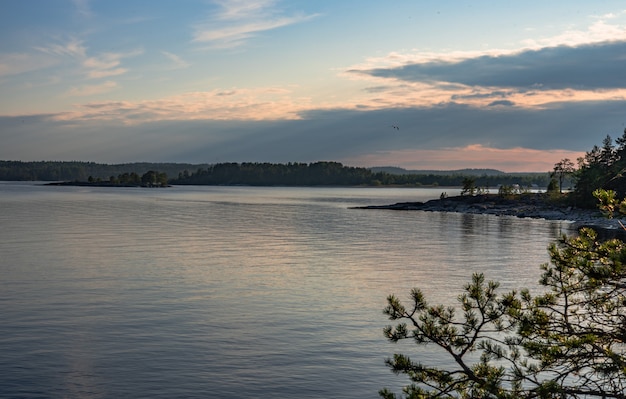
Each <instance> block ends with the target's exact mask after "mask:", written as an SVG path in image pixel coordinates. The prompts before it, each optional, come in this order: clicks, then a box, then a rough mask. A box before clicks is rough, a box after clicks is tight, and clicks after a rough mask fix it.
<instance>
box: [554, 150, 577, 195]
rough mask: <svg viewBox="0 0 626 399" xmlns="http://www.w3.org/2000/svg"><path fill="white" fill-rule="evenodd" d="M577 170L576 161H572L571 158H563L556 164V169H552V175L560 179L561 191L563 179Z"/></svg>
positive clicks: (561, 189) (561, 190) (560, 191)
mask: <svg viewBox="0 0 626 399" xmlns="http://www.w3.org/2000/svg"><path fill="white" fill-rule="evenodd" d="M575 171H576V169H575V168H574V162H572V161H570V159H569V158H563V159H562V160H560V161H559V162H557V163H555V164H554V169H553V170H552V173H550V177H553V178H556V179H558V181H559V193H562V192H563V180H564V179H565V178H566V177H567V176H569V175H571V174H573V173H574V172H575Z"/></svg>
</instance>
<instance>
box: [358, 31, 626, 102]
mask: <svg viewBox="0 0 626 399" xmlns="http://www.w3.org/2000/svg"><path fill="white" fill-rule="evenodd" d="M625 53H626V41H623V42H607V43H601V44H590V45H581V46H578V47H569V46H559V47H550V48H543V49H540V50H526V51H521V52H518V53H514V54H509V55H499V56H493V55H485V56H480V57H475V58H470V59H465V60H461V61H456V62H446V61H431V62H425V63H415V64H409V65H404V66H401V67H395V68H379V69H372V70H369V71H362V72H361V73H366V74H369V75H371V76H376V77H383V78H393V79H398V80H402V81H409V82H426V83H433V82H447V83H457V84H461V85H466V86H482V87H508V88H511V87H512V88H518V89H520V88H523V89H528V90H531V89H532V90H550V89H555V90H562V89H578V90H598V89H613V88H616V87H619V88H626V81H624V80H623V79H620V78H619V77H620V76H622V75H623V69H624V62H625V61H626V56H624V54H625ZM594 60H601V62H597V61H594Z"/></svg>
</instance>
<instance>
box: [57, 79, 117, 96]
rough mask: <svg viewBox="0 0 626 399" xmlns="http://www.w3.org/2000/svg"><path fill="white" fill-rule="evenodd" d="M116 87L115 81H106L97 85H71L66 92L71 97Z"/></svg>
mask: <svg viewBox="0 0 626 399" xmlns="http://www.w3.org/2000/svg"><path fill="white" fill-rule="evenodd" d="M116 87H117V83H115V82H113V81H110V80H109V81H106V82H104V83H102V84H98V85H85V86H80V87H72V88H71V89H70V90H69V91H68V92H67V93H66V94H67V95H68V96H72V97H77V96H79V97H84V96H93V95H96V94H103V93H108V92H110V91H111V90H113V89H115V88H116Z"/></svg>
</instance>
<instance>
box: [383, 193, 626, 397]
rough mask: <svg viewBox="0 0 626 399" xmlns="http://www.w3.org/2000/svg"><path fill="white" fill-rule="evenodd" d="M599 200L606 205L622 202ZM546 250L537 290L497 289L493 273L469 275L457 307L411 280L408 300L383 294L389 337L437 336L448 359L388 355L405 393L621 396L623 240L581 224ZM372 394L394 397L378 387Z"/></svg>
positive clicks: (624, 362) (433, 340) (625, 318)
mask: <svg viewBox="0 0 626 399" xmlns="http://www.w3.org/2000/svg"><path fill="white" fill-rule="evenodd" d="M599 194H602V192H599ZM599 199H600V200H601V208H603V209H604V210H605V211H607V212H609V211H611V209H612V210H613V211H614V210H616V209H619V205H620V204H622V203H623V201H622V202H620V201H618V200H616V199H615V197H614V196H611V195H608V196H604V197H602V195H600V196H599ZM607 204H613V208H611V209H608V210H607V209H606V205H607ZM549 254H550V262H549V263H547V264H544V265H542V269H543V275H542V277H541V280H540V285H541V286H543V288H544V289H543V290H542V292H543V293H541V294H538V295H537V296H532V295H531V294H530V292H529V290H527V289H524V290H521V291H520V292H519V293H518V292H516V291H511V292H506V293H499V292H498V286H499V285H498V283H497V282H493V281H489V282H485V277H484V275H483V274H474V275H473V277H472V281H471V282H470V283H469V284H467V285H466V286H465V287H464V291H463V293H462V294H461V295H460V296H459V298H458V300H459V306H458V307H457V308H454V307H452V308H445V307H443V306H441V305H438V306H431V305H429V304H428V303H427V301H426V299H425V298H424V295H423V294H422V292H421V291H420V290H419V289H414V290H413V291H412V292H411V304H410V306H409V307H405V305H404V304H403V303H402V302H401V301H400V300H399V299H398V298H397V297H396V296H394V295H391V296H389V297H388V298H387V302H388V305H387V307H386V308H385V313H386V314H387V315H388V316H389V318H390V319H391V320H394V321H399V324H397V325H396V326H388V327H386V328H385V335H386V337H387V338H388V339H389V340H390V341H391V342H398V341H401V340H405V339H412V340H414V341H415V342H416V344H417V345H427V344H435V345H438V346H439V347H441V348H443V349H444V350H445V352H446V353H448V354H449V355H450V357H451V358H452V360H453V361H454V364H455V366H454V367H451V368H445V367H442V366H427V365H424V364H422V363H420V362H414V361H413V360H411V359H410V358H409V357H408V356H405V355H402V354H396V355H394V357H393V358H392V359H388V360H387V364H388V365H389V367H390V368H391V369H392V371H393V372H394V373H398V374H406V375H407V376H408V377H409V378H410V380H411V381H412V385H409V386H407V387H405V388H404V393H405V395H406V397H407V398H453V397H454V398H457V397H459V398H559V399H563V398H583V397H585V398H624V397H626V393H625V392H626V345H625V344H626V314H625V312H624V309H625V306H626V244H625V243H624V242H622V241H620V240H617V239H611V240H607V241H600V240H598V237H597V234H596V233H595V232H594V231H593V230H591V229H588V228H584V229H581V230H580V232H579V235H578V236H577V237H570V238H568V237H565V236H563V237H562V239H561V240H559V241H558V242H557V243H555V244H553V245H551V246H550V248H549ZM459 309H460V310H461V311H462V316H460V317H457V314H456V313H457V311H458V310H459ZM380 395H381V396H382V397H383V398H395V397H396V396H395V394H393V393H391V392H390V391H388V390H386V389H385V390H382V391H381V392H380Z"/></svg>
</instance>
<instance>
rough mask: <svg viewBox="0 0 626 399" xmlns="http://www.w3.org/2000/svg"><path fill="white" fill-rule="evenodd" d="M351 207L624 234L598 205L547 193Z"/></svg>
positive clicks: (478, 196) (480, 196) (624, 235)
mask: <svg viewBox="0 0 626 399" xmlns="http://www.w3.org/2000/svg"><path fill="white" fill-rule="evenodd" d="M351 209H379V210H394V211H424V212H453V213H465V214H481V215H493V216H512V217H518V218H531V219H544V220H561V221H567V222H572V227H573V228H575V229H576V230H578V229H580V228H582V227H591V228H593V229H594V230H596V231H598V233H600V231H599V230H601V232H602V233H604V234H608V235H613V236H619V237H624V238H626V231H624V230H623V229H622V228H621V226H620V225H619V223H618V222H617V220H618V219H607V218H606V217H605V216H604V215H603V214H602V212H601V211H600V210H599V209H583V208H576V207H572V206H563V205H558V204H556V203H554V202H552V201H549V200H548V197H547V195H546V194H543V193H537V194H521V195H517V196H516V197H515V198H505V197H503V196H500V195H498V194H479V195H473V196H471V195H465V196H451V197H446V198H440V199H433V200H429V201H426V202H398V203H395V204H389V205H366V206H357V207H351Z"/></svg>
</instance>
